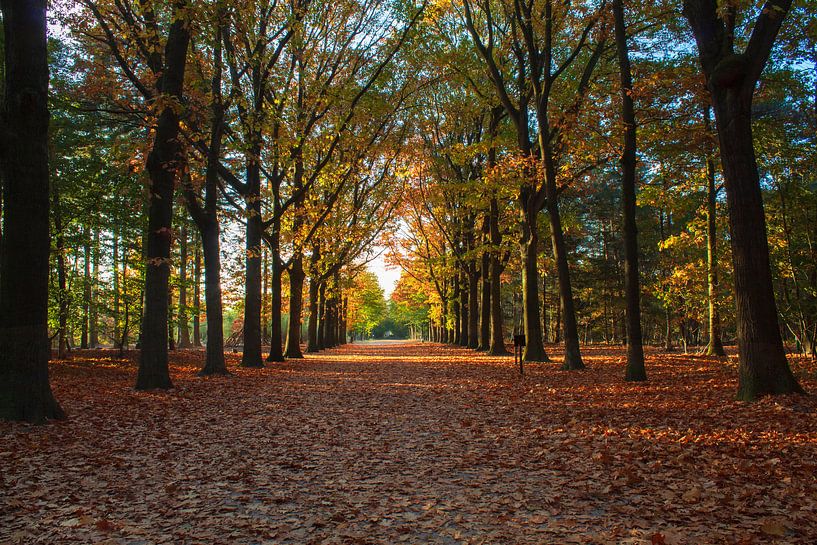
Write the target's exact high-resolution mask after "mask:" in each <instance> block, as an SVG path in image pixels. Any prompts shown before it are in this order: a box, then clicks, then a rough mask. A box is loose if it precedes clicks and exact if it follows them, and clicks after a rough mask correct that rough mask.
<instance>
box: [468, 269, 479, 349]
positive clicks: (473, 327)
mask: <svg viewBox="0 0 817 545" xmlns="http://www.w3.org/2000/svg"><path fill="white" fill-rule="evenodd" d="M479 316H480V314H479V270H478V269H477V267H476V264H475V263H473V262H472V263H471V265H470V266H469V269H468V348H477V347H478V346H479V339H480V337H479Z"/></svg>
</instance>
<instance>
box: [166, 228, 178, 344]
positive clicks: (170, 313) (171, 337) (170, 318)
mask: <svg viewBox="0 0 817 545" xmlns="http://www.w3.org/2000/svg"><path fill="white" fill-rule="evenodd" d="M170 244H171V246H172V245H173V241H172V239H171V243H170ZM172 251H173V250H172V248H171V253H172ZM172 278H173V269H172V267H171V271H170V279H169V281H168V283H167V349H168V350H170V351H173V350H176V327H175V325H176V322H175V318H176V317H175V315H174V310H175V309H174V306H173V280H172Z"/></svg>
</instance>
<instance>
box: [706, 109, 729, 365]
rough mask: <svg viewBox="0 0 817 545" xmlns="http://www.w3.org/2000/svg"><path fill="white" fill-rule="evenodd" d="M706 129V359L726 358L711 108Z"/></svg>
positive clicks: (708, 111)
mask: <svg viewBox="0 0 817 545" xmlns="http://www.w3.org/2000/svg"><path fill="white" fill-rule="evenodd" d="M704 125H705V130H706V139H707V145H706V147H707V150H706V182H707V183H706V273H707V274H706V280H707V282H706V288H707V290H706V291H707V299H708V303H709V341H708V342H707V344H706V348H705V349H704V354H706V355H708V356H726V351H724V349H723V342H722V341H721V319H720V315H719V313H718V262H717V260H718V246H717V245H718V238H717V223H716V220H717V195H718V192H717V189H716V187H715V157H714V150H713V149H712V147H713V146H712V145H711V143H710V140H709V139H710V137H711V136H712V134H711V124H710V107H709V106H707V107H706V108H705V112H704Z"/></svg>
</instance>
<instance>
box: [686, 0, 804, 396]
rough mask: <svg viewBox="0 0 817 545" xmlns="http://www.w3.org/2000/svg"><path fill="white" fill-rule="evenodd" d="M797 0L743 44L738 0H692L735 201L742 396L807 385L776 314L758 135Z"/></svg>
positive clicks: (768, 10) (770, 7)
mask: <svg viewBox="0 0 817 545" xmlns="http://www.w3.org/2000/svg"><path fill="white" fill-rule="evenodd" d="M790 7H791V0H769V1H768V2H765V3H764V5H763V8H762V10H761V11H760V13H759V14H758V15H757V17H756V18H755V21H754V27H753V28H752V32H751V36H750V38H749V41H748V43H747V44H746V46H745V48H744V50H743V51H742V52H737V51H736V49H735V47H736V44H735V27H736V21H737V18H738V16H739V15H741V14H740V13H739V10H738V7H737V5H736V4H734V3H728V4H726V5H723V6H719V5H718V3H717V2H716V1H715V0H685V2H684V15H685V16H686V18H687V19H688V20H689V23H690V25H691V27H692V32H693V34H694V36H695V41H696V42H697V44H698V56H699V58H700V62H701V69H702V70H703V73H704V76H705V77H706V84H707V87H708V89H709V92H710V94H711V97H712V107H713V110H714V111H715V122H716V126H717V131H718V140H719V142H720V157H721V164H722V166H723V176H724V183H725V187H726V198H727V202H728V203H729V227H730V232H731V244H732V262H733V267H734V282H735V285H734V291H735V303H736V307H737V330H738V350H739V352H740V365H739V376H740V383H739V387H738V398H739V399H742V400H746V401H750V400H754V399H756V398H758V397H760V396H763V395H767V394H784V393H792V392H802V391H803V389H802V388H801V387H800V385H799V384H798V383H797V379H795V377H794V375H793V374H792V372H791V369H790V368H789V364H788V361H787V360H786V352H785V349H784V347H783V339H782V337H781V334H780V327H779V324H778V320H777V304H776V302H775V298H774V288H773V285H772V275H771V267H770V262H769V247H768V241H767V239H766V218H765V214H764V211H763V200H762V197H761V191H760V178H759V175H758V170H757V162H756V159H755V150H754V143H753V141H752V97H753V96H754V92H755V86H756V85H757V82H758V80H759V79H760V75H761V73H762V72H763V68H764V67H765V66H766V63H767V60H768V58H769V55H770V53H771V49H772V46H773V45H774V42H775V38H776V37H777V34H778V31H779V30H780V27H781V25H782V23H783V19H784V17H785V15H786V13H787V12H788V10H789V8H790Z"/></svg>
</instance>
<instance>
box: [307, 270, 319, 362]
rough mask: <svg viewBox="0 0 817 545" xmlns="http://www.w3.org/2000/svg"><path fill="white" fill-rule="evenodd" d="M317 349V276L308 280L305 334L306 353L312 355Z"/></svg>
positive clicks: (314, 275)
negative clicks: (307, 315) (307, 309)
mask: <svg viewBox="0 0 817 545" xmlns="http://www.w3.org/2000/svg"><path fill="white" fill-rule="evenodd" d="M318 350H320V349H319V348H318V281H317V274H313V276H312V278H310V280H309V321H308V323H307V332H306V351H307V352H310V353H314V352H317V351H318Z"/></svg>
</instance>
